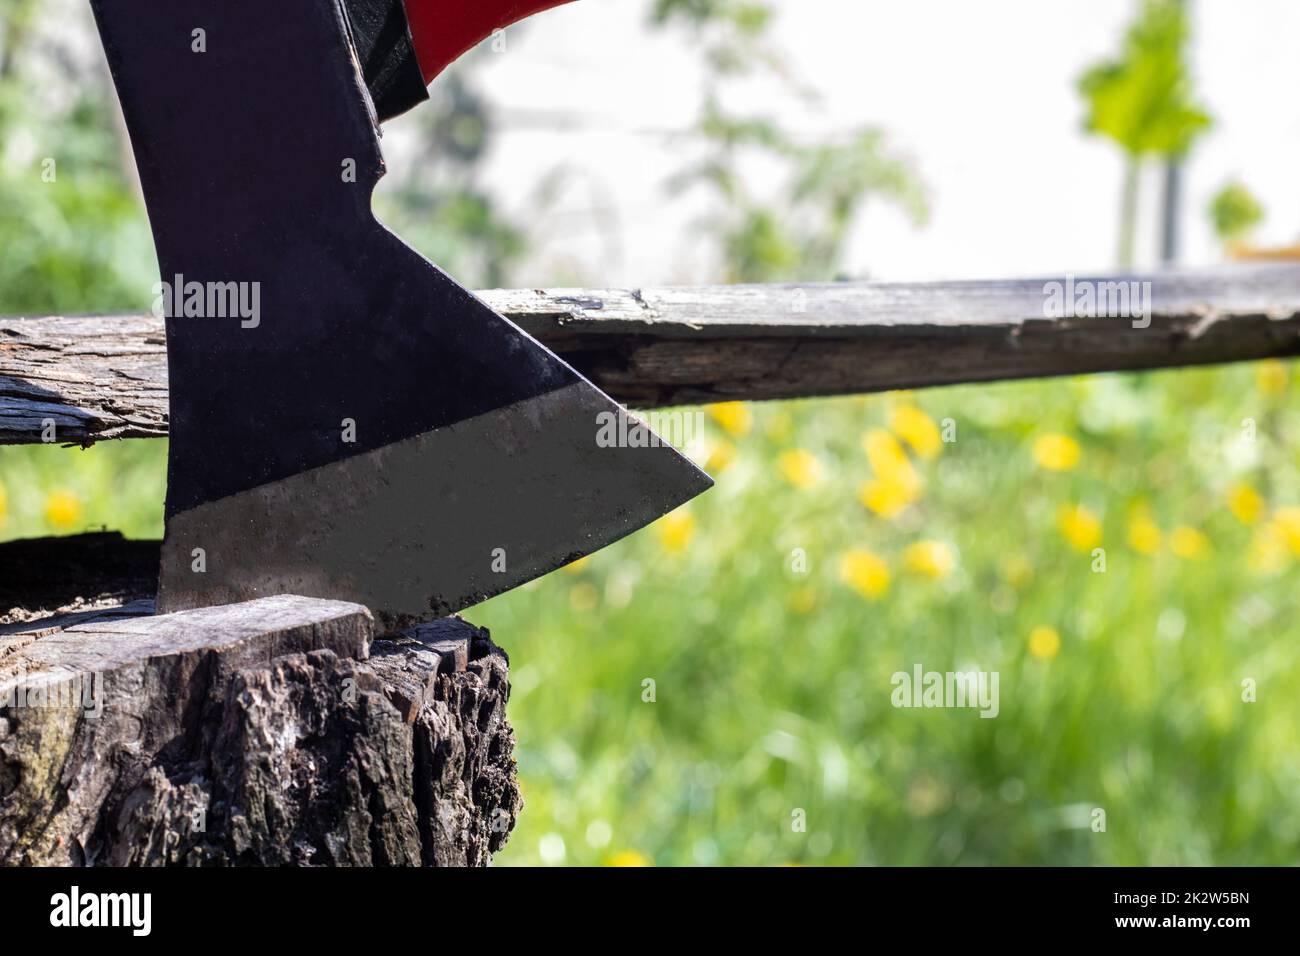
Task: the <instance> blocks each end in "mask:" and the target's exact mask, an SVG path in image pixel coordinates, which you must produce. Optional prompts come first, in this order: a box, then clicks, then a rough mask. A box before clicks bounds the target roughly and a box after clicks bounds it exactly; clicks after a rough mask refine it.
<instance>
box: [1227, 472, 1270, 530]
mask: <svg viewBox="0 0 1300 956" xmlns="http://www.w3.org/2000/svg"><path fill="white" fill-rule="evenodd" d="M1228 509H1229V510H1230V511H1231V512H1232V513H1233V515H1234V517H1236V519H1237V520H1238V521H1240V522H1241V523H1242V524H1254V523H1255V522H1256V521H1258V520H1259V516H1260V515H1261V514H1263V513H1264V499H1263V498H1261V497H1260V496H1259V492H1258V491H1256V490H1255V489H1254V488H1252V487H1250V485H1247V484H1244V483H1242V482H1237V483H1236V484H1235V485H1233V486H1232V487H1231V488H1229V489H1228Z"/></svg>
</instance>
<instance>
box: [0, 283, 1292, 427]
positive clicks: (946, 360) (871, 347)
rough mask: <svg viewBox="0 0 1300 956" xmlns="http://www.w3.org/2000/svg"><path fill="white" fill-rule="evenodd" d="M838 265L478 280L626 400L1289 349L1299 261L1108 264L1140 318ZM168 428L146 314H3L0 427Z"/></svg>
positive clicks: (1011, 287)
mask: <svg viewBox="0 0 1300 956" xmlns="http://www.w3.org/2000/svg"><path fill="white" fill-rule="evenodd" d="M1063 280H1064V277H1057V278H1055V279H1048V280H1044V279H1020V280H996V281H972V282H932V283H889V282H881V283H875V282H847V283H834V284H826V285H807V286H802V287H798V286H782V285H763V286H717V287H702V288H694V289H631V290H628V289H622V290H620V289H583V290H574V289H569V290H565V289H557V290H506V291H500V290H498V291H489V292H483V293H480V295H481V296H482V297H483V299H484V300H486V301H487V303H488V304H489V305H491V306H492V307H493V308H495V309H497V310H498V311H499V312H502V313H503V314H505V315H506V316H508V317H509V318H511V319H512V320H514V321H515V322H517V323H518V324H519V325H521V326H522V327H523V328H524V329H526V330H527V331H529V332H530V333H532V334H533V335H535V336H536V337H537V338H539V339H540V340H541V341H543V342H544V343H546V344H547V345H548V346H550V347H551V348H552V349H554V350H555V351H557V352H558V353H559V354H560V355H562V356H563V357H564V358H565V359H567V360H568V361H570V362H571V363H572V364H573V365H574V366H575V367H576V368H578V369H579V370H580V371H582V372H583V373H584V374H586V375H587V376H589V377H590V378H591V379H592V380H593V381H594V382H595V383H596V384H597V385H599V386H600V387H601V388H603V389H605V390H606V391H607V392H608V393H609V394H610V395H612V396H613V397H614V398H615V399H617V400H619V401H621V402H624V403H626V404H628V405H630V406H632V407H637V408H652V407H657V406H664V405H673V404H693V403H701V402H713V401H725V400H732V399H744V400H749V399H773V398H800V397H811V396H819V395H840V394H848V393H854V392H874V391H881V390H886V389H894V388H922V387H927V386H934V385H949V384H954V383H959V382H984V381H991V380H995V379H1015V378H1027V377H1035V376H1050V375H1070V374H1077V373H1084V372H1101V371H1110V370H1124V369H1147V368H1167V367H1177V366H1188V365H1201V364H1208V363H1216V362H1231V361H1241V360H1247V359H1259V358H1266V357H1271V356H1292V355H1296V354H1297V353H1300V266H1298V265H1294V264H1264V265H1241V266H1230V267H1224V268H1219V269H1211V270H1201V271H1185V272H1168V273H1155V274H1150V275H1134V276H1104V277H1094V279H1093V280H1084V279H1083V278H1082V277H1081V278H1080V279H1079V280H1078V282H1082V281H1096V282H1118V281H1123V282H1137V283H1139V287H1138V288H1139V289H1142V288H1143V287H1142V286H1141V285H1140V284H1141V283H1144V282H1149V283H1151V285H1150V293H1151V301H1150V306H1151V307H1150V310H1149V318H1150V324H1149V325H1147V326H1146V327H1134V324H1133V322H1132V321H1130V320H1129V319H1127V318H1104V317H1103V318H1077V317H1076V318H1048V317H1045V315H1044V310H1045V309H1044V307H1045V304H1046V303H1047V301H1048V295H1047V294H1046V293H1045V291H1044V284H1045V282H1047V281H1063ZM47 421H52V422H54V423H55V435H56V440H57V441H60V442H77V443H86V444H88V443H91V442H94V441H98V440H102V439H108V438H147V437H159V436H163V435H165V434H166V433H167V370H166V348H165V341H164V337H163V329H162V323H161V322H160V321H159V320H157V319H154V318H152V317H147V316H146V317H141V316H103V317H83V318H65V317H55V318H10V319H0V444H5V443H32V442H39V441H41V440H42V431H43V425H44V423H45V422H47Z"/></svg>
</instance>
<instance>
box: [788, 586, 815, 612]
mask: <svg viewBox="0 0 1300 956" xmlns="http://www.w3.org/2000/svg"><path fill="white" fill-rule="evenodd" d="M786 603H787V605H788V606H789V608H790V610H791V611H793V612H794V613H795V614H810V613H812V610H813V608H815V607H816V606H817V591H816V590H815V589H814V588H810V587H806V586H805V587H801V588H795V589H794V590H793V591H791V592H790V597H789V598H788V599H787V601H786Z"/></svg>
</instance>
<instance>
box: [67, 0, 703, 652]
mask: <svg viewBox="0 0 1300 956" xmlns="http://www.w3.org/2000/svg"><path fill="white" fill-rule="evenodd" d="M93 7H94V11H95V16H96V20H97V23H98V25H99V30H100V34H101V37H102V38H103V41H104V48H105V51H106V53H107V55H108V60H109V65H110V67H111V69H112V73H113V78H114V82H115V84H116V86H117V90H118V94H119V98H120V100H121V103H122V108H123V113H124V115H125V117H126V121H127V126H128V129H129V131H130V134H131V140H132V146H133V148H134V151H135V155H136V162H137V167H138V169H139V174H140V179H141V184H142V186H143V189H144V194H145V199H146V203H147V206H148V210H149V218H150V223H151V226H152V229H153V232H154V239H155V244H156V247H157V252H158V259H159V264H160V268H161V273H162V277H163V283H162V284H160V286H159V287H158V289H156V290H155V291H156V292H160V293H161V295H160V296H159V299H160V300H165V301H162V302H161V304H162V305H163V306H164V307H166V311H167V315H168V318H167V350H168V367H169V377H170V401H171V423H170V429H171V444H170V449H169V456H168V491H167V530H166V537H165V540H164V543H163V552H162V568H161V574H160V583H159V594H158V610H159V611H160V612H167V611H175V610H181V609H185V608H191V607H199V606H204V605H209V604H216V603H227V602H233V601H242V600H248V599H251V598H256V597H263V596H266V595H270V594H279V593H294V594H302V595H307V596H311V597H327V598H338V599H346V600H352V601H356V602H359V603H362V604H365V605H367V606H368V607H370V608H371V609H372V610H373V611H374V612H375V613H376V615H377V616H378V617H379V618H380V619H381V622H382V623H384V624H385V625H386V626H390V627H397V626H403V625H405V624H408V623H410V622H413V621H418V620H424V619H428V618H430V617H434V616H439V615H443V614H447V613H450V612H453V611H456V610H459V609H461V608H464V607H467V606H469V605H471V604H474V603H477V602H479V601H482V600H484V599H486V598H487V597H490V596H492V595H494V594H497V593H500V592H502V591H505V590H507V589H509V588H511V587H514V586H516V585H518V584H521V583H523V582H525V581H528V580H530V579H532V578H535V577H537V576H538V575H541V574H544V573H546V572H548V571H550V570H552V569H554V568H556V567H559V566H560V565H562V564H565V563H567V562H569V561H572V560H575V559H577V558H578V557H581V556H583V555H586V554H589V553H591V552H592V551H595V550H597V549H599V548H601V547H604V546H605V545H607V544H609V543H611V542H613V541H615V540H617V539H619V538H621V537H623V536H624V535H626V534H628V533H630V532H632V531H634V530H636V529H637V528H640V527H642V526H644V525H645V524H647V523H649V522H650V521H653V520H654V519H655V518H657V517H659V516H660V515H662V514H664V513H665V512H667V511H669V510H671V509H672V508H674V507H676V506H677V505H679V504H681V503H683V502H684V501H687V500H689V499H690V498H692V497H694V496H695V495H697V494H699V493H700V492H702V491H704V490H705V489H706V488H708V487H709V486H710V485H711V484H712V482H711V480H710V479H709V477H708V476H707V475H705V474H704V473H703V472H702V471H700V470H699V469H698V468H696V467H695V466H694V465H693V464H692V463H691V462H690V461H689V460H688V459H686V458H685V457H683V456H682V455H681V454H679V453H678V452H677V451H676V450H675V449H674V448H672V447H671V446H670V445H667V444H665V443H661V442H660V441H659V440H658V439H657V438H656V437H654V436H648V444H642V445H639V447H626V443H625V444H624V445H619V444H618V443H617V442H615V443H613V444H611V443H609V442H607V441H603V440H602V436H608V435H610V434H611V433H612V434H615V435H625V434H626V433H627V428H626V427H619V426H618V423H619V422H622V421H623V419H624V417H625V416H626V413H625V412H624V411H623V410H622V409H621V408H620V407H619V406H618V405H616V404H615V403H614V402H613V401H612V400H611V399H609V398H608V397H607V396H606V395H604V394H603V393H602V392H601V391H600V390H598V389H597V388H596V387H595V386H593V385H592V384H591V383H590V382H588V381H587V380H586V379H584V378H583V377H582V376H581V375H579V374H578V373H577V372H576V371H574V370H573V369H572V368H570V367H569V366H568V365H566V364H565V363H564V362H563V361H561V360H560V359H559V358H557V357H556V356H555V355H554V354H552V353H551V352H550V351H548V350H547V349H546V348H545V347H544V346H542V345H541V344H540V343H538V342H537V341H536V340H534V339H533V338H531V337H530V336H528V335H527V334H526V333H524V332H523V331H522V330H520V329H519V328H518V327H516V326H515V325H513V324H512V323H511V322H509V321H508V320H506V319H505V318H504V317H502V316H500V315H498V314H497V313H495V312H493V311H492V310H491V309H489V308H488V307H487V306H486V305H485V304H483V303H482V302H481V301H480V300H479V299H477V298H476V297H475V296H474V295H472V294H471V293H470V292H468V291H467V290H465V289H464V288H462V287H461V286H459V285H458V284H457V283H456V282H454V281H453V280H452V279H450V278H449V277H447V276H446V275H445V274H444V273H442V272H441V271H440V270H439V269H438V268H437V267H436V266H434V265H433V264H431V263H430V262H428V261H427V260H425V259H424V258H422V257H421V256H420V255H418V254H417V253H415V252H414V251H413V250H411V249H410V248H409V247H407V246H406V245H405V244H404V243H402V241H401V240H400V239H398V238H397V237H396V236H394V235H392V234H391V233H390V232H388V231H387V230H386V229H384V228H383V226H381V225H380V224H379V223H378V222H377V221H376V220H375V218H374V216H373V214H372V212H371V210H370V195H371V191H372V189H373V187H374V185H375V183H376V182H377V181H378V178H379V176H380V175H382V172H383V161H382V158H381V156H380V153H379V147H378V131H377V128H376V126H375V114H374V110H373V106H372V104H371V100H370V98H369V96H368V94H367V92H366V86H365V81H364V79H363V77H362V76H361V73H360V66H359V63H358V58H357V56H356V54H355V51H354V48H353V44H352V42H351V34H350V25H349V21H348V18H347V15H346V12H345V10H344V7H343V5H342V4H341V3H340V2H339V0H327V2H321V0H276V2H275V3H267V2H266V0H223V2H222V3H218V4H214V3H211V2H210V0H169V2H168V3H165V4H159V3H157V2H156V0H93ZM349 172H351V173H352V175H349ZM232 303H234V306H233V307H232ZM155 305H156V306H157V305H159V302H156V303H155ZM611 422H613V423H614V427H613V428H612V429H611V427H610V426H611ZM632 431H633V433H638V434H641V435H645V434H646V433H645V432H640V431H639V429H637V428H633V429H632Z"/></svg>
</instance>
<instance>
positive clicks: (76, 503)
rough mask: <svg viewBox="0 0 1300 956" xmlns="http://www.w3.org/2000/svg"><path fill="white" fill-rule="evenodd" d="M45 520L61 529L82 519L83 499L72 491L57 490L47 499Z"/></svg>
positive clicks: (72, 525)
mask: <svg viewBox="0 0 1300 956" xmlns="http://www.w3.org/2000/svg"><path fill="white" fill-rule="evenodd" d="M45 520H46V521H47V522H49V524H50V526H51V527H53V528H57V529H59V530H61V531H64V530H67V529H68V528H72V527H74V526H76V525H77V524H78V523H79V522H80V521H81V499H79V498H78V497H77V496H76V495H74V494H73V493H72V492H70V491H55V492H53V493H52V494H51V495H50V496H49V497H48V498H46V499H45Z"/></svg>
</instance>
